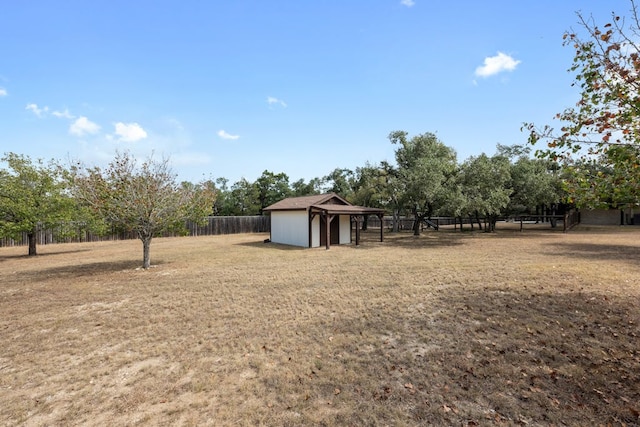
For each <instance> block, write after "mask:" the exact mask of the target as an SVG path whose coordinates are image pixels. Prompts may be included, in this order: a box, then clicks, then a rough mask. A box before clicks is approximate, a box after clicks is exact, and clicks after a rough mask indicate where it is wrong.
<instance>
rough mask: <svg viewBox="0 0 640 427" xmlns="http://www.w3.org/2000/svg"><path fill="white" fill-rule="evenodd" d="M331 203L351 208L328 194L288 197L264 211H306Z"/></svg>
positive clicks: (336, 197) (332, 194) (333, 194)
mask: <svg viewBox="0 0 640 427" xmlns="http://www.w3.org/2000/svg"><path fill="white" fill-rule="evenodd" d="M329 202H331V204H332V205H333V204H335V205H342V206H344V205H347V206H349V205H350V204H349V202H347V201H346V200H344V199H343V198H342V197H340V196H338V195H337V194H335V193H327V194H315V195H313V196H302V197H288V198H286V199H282V200H280V201H279V202H276V203H274V204H272V205H271V206H267V207H266V208H264V209H263V210H264V211H287V210H306V209H309V208H310V207H311V206H314V205H324V204H326V203H329Z"/></svg>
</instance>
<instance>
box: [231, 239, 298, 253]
mask: <svg viewBox="0 0 640 427" xmlns="http://www.w3.org/2000/svg"><path fill="white" fill-rule="evenodd" d="M236 245H237V246H244V247H247V248H258V249H270V250H280V251H300V250H305V249H307V248H303V247H302V246H291V245H283V244H280V243H273V242H266V243H265V242H264V241H262V240H261V241H257V242H242V243H236Z"/></svg>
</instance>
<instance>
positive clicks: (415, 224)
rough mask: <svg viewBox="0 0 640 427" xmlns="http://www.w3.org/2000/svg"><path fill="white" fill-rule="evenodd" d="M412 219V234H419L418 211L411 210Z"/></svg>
mask: <svg viewBox="0 0 640 427" xmlns="http://www.w3.org/2000/svg"><path fill="white" fill-rule="evenodd" d="M413 216H414V220H413V235H414V236H419V235H420V214H419V213H418V211H414V212H413Z"/></svg>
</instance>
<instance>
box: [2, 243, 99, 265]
mask: <svg viewBox="0 0 640 427" xmlns="http://www.w3.org/2000/svg"><path fill="white" fill-rule="evenodd" d="M90 250H91V249H88V248H85V249H68V250H56V251H55V252H45V253H42V252H41V251H40V252H39V253H38V255H36V256H34V257H29V249H28V248H27V247H26V246H24V252H23V253H19V254H12V255H0V262H2V261H6V260H10V259H27V258H31V259H38V258H48V257H53V256H57V255H69V254H73V253H80V252H88V251H90Z"/></svg>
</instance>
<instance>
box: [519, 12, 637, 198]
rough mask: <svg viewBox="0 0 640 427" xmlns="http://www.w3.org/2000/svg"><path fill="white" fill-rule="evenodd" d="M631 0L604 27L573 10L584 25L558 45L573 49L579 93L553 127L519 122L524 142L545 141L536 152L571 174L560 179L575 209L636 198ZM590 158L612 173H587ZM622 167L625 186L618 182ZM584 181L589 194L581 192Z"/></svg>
mask: <svg viewBox="0 0 640 427" xmlns="http://www.w3.org/2000/svg"><path fill="white" fill-rule="evenodd" d="M630 3H631V13H630V15H629V16H628V17H626V18H621V17H620V16H619V15H616V14H612V19H611V22H609V23H606V24H605V25H603V26H598V25H597V24H596V23H595V22H594V19H593V18H592V17H590V18H585V16H583V15H582V14H581V13H578V19H579V24H580V27H581V29H582V30H581V31H580V32H576V31H569V32H567V33H565V34H564V45H565V46H571V47H573V48H574V49H575V56H574V60H573V64H572V66H571V67H570V69H569V71H570V72H572V73H576V81H575V83H574V85H576V86H578V87H579V88H580V90H581V95H580V99H579V100H578V102H577V104H576V106H575V107H571V108H567V109H566V110H564V111H563V112H562V113H559V114H557V115H556V119H557V120H559V121H560V122H561V127H560V130H559V131H556V130H555V129H554V128H552V127H551V126H548V125H547V126H544V127H542V128H539V127H537V126H535V124H533V123H525V124H524V126H523V128H524V129H526V130H527V131H528V132H529V142H530V143H532V144H537V143H540V142H542V143H546V148H540V149H538V152H537V154H538V155H539V156H541V157H546V158H550V159H552V160H558V161H560V162H562V163H563V164H565V165H566V166H567V172H568V173H570V174H571V175H572V176H570V177H568V179H567V180H566V182H565V184H566V186H567V192H568V194H569V195H570V198H572V199H570V201H572V202H574V203H576V204H577V205H578V206H579V207H595V206H599V205H602V204H603V203H605V204H606V203H611V204H613V205H616V204H624V203H636V204H637V203H638V202H639V199H640V172H638V171H639V170H640V159H639V157H638V150H637V148H638V146H639V144H640V79H638V76H639V75H640V44H638V40H640V21H639V18H638V14H637V8H636V4H635V2H634V1H633V0H631V2H630ZM594 161H595V162H600V161H604V162H605V167H604V168H602V169H604V170H607V169H609V168H611V173H592V172H593V168H592V167H584V165H591V164H592V163H593V162H594ZM601 172H602V171H601ZM624 173H628V175H627V176H626V181H625V182H626V183H627V184H630V185H625V186H619V184H620V183H619V182H618V179H619V177H620V176H622V175H623V174H624ZM585 186H586V187H588V188H589V189H590V191H591V193H589V194H591V195H592V196H589V197H583V196H585V195H586V194H587V193H586V192H585V191H583V190H584V187H585ZM616 188H617V189H618V190H617V194H616V195H615V198H613V199H612V198H611V191H616V190H614V189H616Z"/></svg>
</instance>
